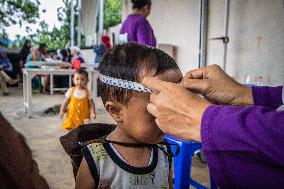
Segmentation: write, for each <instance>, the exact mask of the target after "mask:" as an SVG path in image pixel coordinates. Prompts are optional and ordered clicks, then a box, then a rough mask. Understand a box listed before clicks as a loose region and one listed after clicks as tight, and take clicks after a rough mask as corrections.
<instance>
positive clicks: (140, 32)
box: [120, 14, 156, 47]
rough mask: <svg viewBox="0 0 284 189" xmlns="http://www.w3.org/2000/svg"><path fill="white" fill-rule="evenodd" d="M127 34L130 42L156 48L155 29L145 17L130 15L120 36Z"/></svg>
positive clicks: (123, 25)
mask: <svg viewBox="0 0 284 189" xmlns="http://www.w3.org/2000/svg"><path fill="white" fill-rule="evenodd" d="M124 33H127V37H128V41H134V42H137V43H139V44H143V45H148V46H152V47H156V38H155V36H154V32H153V29H152V27H151V25H150V24H149V22H148V21H147V19H146V18H145V17H144V16H140V15H136V14H130V15H128V17H127V18H126V20H125V21H124V22H123V24H122V27H121V29H120V34H124Z"/></svg>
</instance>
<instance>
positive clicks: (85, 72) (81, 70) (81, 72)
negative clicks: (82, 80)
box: [74, 69, 88, 78]
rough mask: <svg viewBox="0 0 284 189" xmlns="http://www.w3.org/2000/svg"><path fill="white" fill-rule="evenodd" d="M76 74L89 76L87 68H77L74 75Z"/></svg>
mask: <svg viewBox="0 0 284 189" xmlns="http://www.w3.org/2000/svg"><path fill="white" fill-rule="evenodd" d="M75 74H80V75H85V76H86V77H87V78H88V72H87V71H86V70H83V69H79V70H76V71H75V73H74V75H75Z"/></svg>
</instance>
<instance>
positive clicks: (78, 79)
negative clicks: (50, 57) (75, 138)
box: [60, 70, 96, 129]
mask: <svg viewBox="0 0 284 189" xmlns="http://www.w3.org/2000/svg"><path fill="white" fill-rule="evenodd" d="M73 83H74V85H75V86H74V87H72V88H70V89H68V91H67V92H66V94H65V99H64V101H63V103H62V105H61V108H60V116H61V118H63V116H64V113H65V112H66V109H67V106H68V105H69V108H68V112H67V118H66V120H65V122H64V123H63V125H62V127H63V128H65V129H74V128H76V127H78V126H79V125H82V124H84V123H86V122H88V121H89V119H90V118H91V119H95V118H96V113H95V104H94V101H93V98H92V95H91V92H90V91H89V90H87V83H88V73H87V72H86V71H85V70H77V71H76V72H75V74H74V78H73Z"/></svg>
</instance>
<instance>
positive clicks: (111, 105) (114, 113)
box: [105, 101, 123, 122]
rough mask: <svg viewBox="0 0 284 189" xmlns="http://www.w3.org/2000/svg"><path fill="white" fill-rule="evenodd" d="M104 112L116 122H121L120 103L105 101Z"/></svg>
mask: <svg viewBox="0 0 284 189" xmlns="http://www.w3.org/2000/svg"><path fill="white" fill-rule="evenodd" d="M105 107H106V110H107V111H108V112H109V114H110V115H111V117H112V118H113V119H114V121H116V122H122V121H123V111H122V110H123V106H122V104H120V103H117V102H112V101H107V102H106V104H105Z"/></svg>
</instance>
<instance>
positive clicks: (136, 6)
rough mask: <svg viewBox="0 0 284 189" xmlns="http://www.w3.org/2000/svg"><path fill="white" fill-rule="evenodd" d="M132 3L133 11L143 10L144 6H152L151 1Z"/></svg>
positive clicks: (134, 1) (135, 0) (140, 0)
mask: <svg viewBox="0 0 284 189" xmlns="http://www.w3.org/2000/svg"><path fill="white" fill-rule="evenodd" d="M131 2H132V9H142V8H143V7H144V6H146V5H149V6H151V4H152V2H151V0H131Z"/></svg>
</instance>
